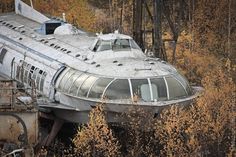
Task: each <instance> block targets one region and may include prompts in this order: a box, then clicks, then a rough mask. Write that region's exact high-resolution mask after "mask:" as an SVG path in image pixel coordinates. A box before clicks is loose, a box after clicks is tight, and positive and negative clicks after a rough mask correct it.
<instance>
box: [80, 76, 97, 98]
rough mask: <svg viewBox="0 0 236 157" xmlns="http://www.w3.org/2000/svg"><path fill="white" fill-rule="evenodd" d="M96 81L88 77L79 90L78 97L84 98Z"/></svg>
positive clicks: (95, 78)
mask: <svg viewBox="0 0 236 157" xmlns="http://www.w3.org/2000/svg"><path fill="white" fill-rule="evenodd" d="M96 80H97V77H94V76H89V77H88V78H87V79H86V80H85V81H84V82H83V84H82V86H81V87H80V89H79V92H78V96H82V97H86V96H87V93H88V91H89V89H90V87H91V86H92V85H93V83H94V82H95V81H96Z"/></svg>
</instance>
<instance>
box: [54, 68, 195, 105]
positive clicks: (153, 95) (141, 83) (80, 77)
mask: <svg viewBox="0 0 236 157" xmlns="http://www.w3.org/2000/svg"><path fill="white" fill-rule="evenodd" d="M58 90H59V91H61V92H63V93H66V94H68V95H71V96H75V97H80V98H89V99H96V100H98V99H103V98H105V99H106V100H108V101H109V100H111V101H112V100H132V99H133V97H135V96H136V97H138V98H139V99H138V100H139V101H144V102H153V101H154V102H156V101H167V100H174V99H180V98H184V97H187V96H190V95H191V94H192V91H191V87H190V86H189V83H188V82H187V80H186V79H185V78H184V77H183V76H181V75H180V74H178V73H176V74H174V75H168V76H162V77H152V78H143V79H134V78H127V79H119V78H104V77H98V76H94V75H91V74H87V73H82V72H79V71H75V70H72V69H70V70H68V71H67V72H66V73H65V74H63V76H62V79H61V80H60V83H59V85H58Z"/></svg>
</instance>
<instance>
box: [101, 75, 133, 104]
mask: <svg viewBox="0 0 236 157" xmlns="http://www.w3.org/2000/svg"><path fill="white" fill-rule="evenodd" d="M105 97H106V98H107V99H109V100H116V99H130V98H131V95H130V88H129V82H128V80H127V79H117V80H115V81H114V82H112V84H111V85H109V87H108V88H107V90H106V92H105Z"/></svg>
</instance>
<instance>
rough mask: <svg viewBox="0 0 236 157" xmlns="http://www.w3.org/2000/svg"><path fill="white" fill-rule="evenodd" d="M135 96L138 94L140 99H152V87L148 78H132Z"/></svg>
mask: <svg viewBox="0 0 236 157" xmlns="http://www.w3.org/2000/svg"><path fill="white" fill-rule="evenodd" d="M131 84H132V90H133V96H138V98H139V99H140V100H143V101H151V94H150V88H149V84H148V80H147V79H132V80H131Z"/></svg>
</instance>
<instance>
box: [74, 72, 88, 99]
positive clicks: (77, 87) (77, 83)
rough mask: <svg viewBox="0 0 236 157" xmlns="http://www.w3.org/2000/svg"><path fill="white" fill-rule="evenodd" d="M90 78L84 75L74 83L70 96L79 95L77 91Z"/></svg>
mask: <svg viewBox="0 0 236 157" xmlns="http://www.w3.org/2000/svg"><path fill="white" fill-rule="evenodd" d="M86 78H88V75H87V74H82V75H81V76H79V77H78V78H77V79H76V80H75V81H74V83H73V85H72V86H71V88H70V91H69V94H71V95H74V96H75V95H77V91H78V89H79V87H80V86H81V84H82V83H83V82H84V80H85V79H86Z"/></svg>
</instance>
